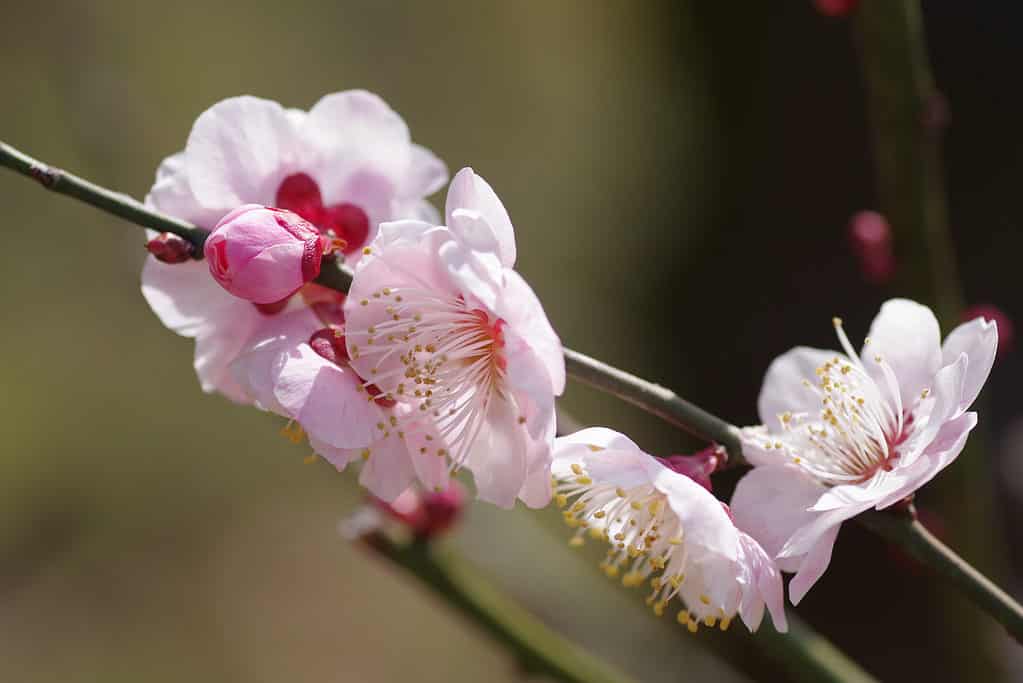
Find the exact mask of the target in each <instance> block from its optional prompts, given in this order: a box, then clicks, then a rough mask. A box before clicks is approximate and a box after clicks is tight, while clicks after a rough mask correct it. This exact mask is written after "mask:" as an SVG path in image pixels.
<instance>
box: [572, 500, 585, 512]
mask: <svg viewBox="0 0 1023 683" xmlns="http://www.w3.org/2000/svg"><path fill="white" fill-rule="evenodd" d="M585 509H586V503H583V502H578V503H576V504H575V505H573V506H572V512H582V511H583V510H585Z"/></svg>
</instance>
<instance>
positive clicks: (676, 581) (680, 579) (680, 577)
mask: <svg viewBox="0 0 1023 683" xmlns="http://www.w3.org/2000/svg"><path fill="white" fill-rule="evenodd" d="M685 580H686V575H685V574H675V575H674V576H672V577H671V579H669V581H670V582H671V587H672V588H678V587H679V586H681V585H682V584H683V583H684V582H685Z"/></svg>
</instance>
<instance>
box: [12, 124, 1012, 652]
mask: <svg viewBox="0 0 1023 683" xmlns="http://www.w3.org/2000/svg"><path fill="white" fill-rule="evenodd" d="M0 164H2V165H4V166H7V167H8V168H11V169H13V170H15V171H17V172H18V173H21V174H22V175H25V176H28V177H30V178H37V177H38V176H39V174H47V173H49V174H56V177H58V178H60V179H63V184H61V183H59V182H57V181H55V182H53V183H49V184H47V182H44V187H47V188H48V189H55V188H56V186H57V185H60V187H62V188H65V189H61V190H58V191H60V192H62V193H63V194H67V195H68V196H71V197H74V198H76V199H80V200H81V201H84V202H85V203H87V204H91V205H92V206H95V207H96V208H98V209H101V210H103V211H107V212H108V213H112V214H114V215H115V216H120V217H122V218H125V219H127V220H129V221H131V222H133V223H136V224H138V225H141V226H143V227H150V228H154V229H157V230H166V231H168V232H174V234H177V235H181V236H182V237H186V239H195V240H204V239H205V236H206V234H208V233H207V232H206V231H205V230H202V229H201V228H197V227H195V226H193V225H191V224H189V223H187V222H184V221H180V220H178V219H175V218H171V217H169V216H164V215H163V214H160V213H159V212H156V211H152V210H150V209H146V208H145V207H143V206H142V205H141V204H139V203H138V202H137V201H135V200H134V199H132V198H131V197H128V196H127V195H123V194H120V193H117V192H113V191H111V190H107V189H105V188H102V187H99V186H98V185H95V184H93V183H90V182H88V181H85V180H82V179H81V178H77V177H76V176H72V175H70V174H66V173H63V172H60V171H54V170H53V169H51V167H49V166H47V165H45V164H41V163H40V162H38V161H35V160H34V159H32V158H31V157H29V156H27V155H25V154H22V153H21V152H19V151H17V150H15V149H14V148H13V147H11V146H10V145H7V144H4V143H2V142H0ZM68 179H73V180H68ZM67 183H70V184H67ZM69 187H73V188H74V191H69V190H67V188H69ZM172 227H173V228H174V229H173V230H171V229H170V228H172ZM201 243H202V242H201V241H197V242H193V244H201ZM317 282H318V283H320V284H322V285H324V286H326V287H330V288H332V289H336V290H338V291H341V292H347V291H348V287H349V285H350V284H351V271H349V270H348V269H347V268H345V267H344V266H343V265H341V264H339V263H337V262H336V261H329V262H326V263H324V264H323V267H322V269H321V273H320V277H319V278H318V279H317ZM565 361H566V366H567V368H568V370H569V373H570V374H571V375H572V376H573V377H574V378H576V379H578V380H579V381H581V382H583V383H584V384H589V385H590V386H592V387H594V388H596V389H599V390H601V391H604V392H607V393H609V394H611V395H613V396H616V397H618V398H620V399H622V400H623V401H627V402H629V403H632V404H633V405H635V406H638V407H640V408H642V409H643V410H645V411H647V412H649V413H651V414H653V415H656V416H658V417H660V418H661V419H663V420H665V421H667V422H669V423H670V424H672V425H675V426H677V427H681V428H683V429H685V430H687V431H690V432H692V433H693V434H697V435H699V436H702V437H704V438H707V439H710V440H713V441H717V442H718V443H720V444H722V445H723V446H725V447H726V448H727V449H728V453H729V457H730V459H731V460H732V462H741V461H742V460H741V458H742V444H741V441H740V440H739V430H738V429H737V428H736V427H735V426H734V425H731V424H729V423H727V422H725V421H724V420H722V419H721V418H719V417H716V416H715V415H712V414H710V413H708V412H707V411H705V410H703V409H702V408H700V407H698V406H696V405H693V404H692V403H689V402H688V401H686V400H684V399H682V398H681V397H679V396H678V395H677V394H675V393H674V392H672V391H671V390H669V389H666V388H664V387H662V386H660V385H658V384H654V383H653V382H648V381H646V380H644V379H640V378H639V377H636V376H634V375H630V374H629V373H627V372H624V371H622V370H618V369H617V368H613V367H611V366H610V365H607V364H605V363H602V362H600V361H598V360H595V359H592V358H590V357H588V356H585V355H583V354H581V353H578V352H576V351H572V350H570V349H565ZM888 516H890V513H887V512H871V513H865V514H864V515H861V516H860V517H859V519H861V520H864V523H866V524H867V526H869V527H870V528H871V529H873V530H874V531H876V532H877V533H880V534H881V535H883V536H884V537H885V538H887V539H888V540H890V541H892V542H894V543H896V544H898V545H900V546H902V547H906V548H907V550H909V551H910V552H913V553H914V556H916V557H918V558H919V559H920V561H922V562H924V563H925V564H927V565H928V566H929V567H931V568H932V569H934V570H935V571H937V572H938V573H940V574H942V575H943V576H946V577H949V578H952V579H953V583H954V584H955V585H956V586H957V587H958V588H959V589H960V590H962V591H963V592H964V593H965V594H966V595H967V596H969V597H970V598H971V599H972V600H973V601H974V602H975V603H976V604H977V606H978V607H980V608H981V609H983V610H985V611H986V612H988V614H990V615H991V616H992V617H994V618H995V619H997V620H998V621H999V623H1001V624H1002V625H1003V626H1005V628H1006V629H1007V630H1008V631H1009V632H1010V633H1012V634H1013V635H1014V636H1015V637H1016V638H1017V639H1020V638H1021V637H1023V608H1021V607H1020V606H1019V604H1018V603H1016V602H1015V601H1014V600H1013V599H1012V598H1011V597H1010V596H1009V595H1007V594H1005V593H1004V592H1003V591H1001V590H999V589H997V588H995V587H994V586H993V584H991V582H990V581H989V580H988V579H987V578H986V577H984V576H983V575H982V574H980V573H979V572H977V571H976V569H974V568H973V567H971V566H970V565H969V564H967V563H966V562H965V561H964V560H963V559H962V558H960V557H959V556H957V555H956V554H955V553H953V552H952V551H951V550H950V549H948V548H947V547H945V546H944V545H942V544H941V543H940V542H938V541H937V539H934V538H933V536H930V534H928V533H927V532H926V530H925V529H923V527H921V526H919V525H916V527H919V531H911V532H900V533H896V531H894V530H893V529H895V530H897V527H889V526H885V522H884V519H883V518H885V517H888ZM874 520H878V523H877V524H876V525H874V524H872V523H873V522H874ZM916 527H911V528H912V529H915V528H916ZM928 539H930V541H933V543H931V542H930V541H929V540H928ZM409 562H410V564H409V565H408V566H409V567H410V568H411V567H413V566H415V564H414V563H411V560H409ZM403 566H404V565H403ZM1021 642H1023V641H1021Z"/></svg>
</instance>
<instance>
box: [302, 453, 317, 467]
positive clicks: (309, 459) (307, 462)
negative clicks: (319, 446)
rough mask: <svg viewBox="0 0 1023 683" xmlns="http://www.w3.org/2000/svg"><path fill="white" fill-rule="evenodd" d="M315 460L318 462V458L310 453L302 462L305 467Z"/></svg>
mask: <svg viewBox="0 0 1023 683" xmlns="http://www.w3.org/2000/svg"><path fill="white" fill-rule="evenodd" d="M317 460H319V456H318V455H316V454H315V453H310V454H309V455H307V456H305V457H304V458H302V462H303V463H304V464H306V465H312V464H313V463H314V462H316V461H317Z"/></svg>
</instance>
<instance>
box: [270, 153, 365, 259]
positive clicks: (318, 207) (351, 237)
mask: <svg viewBox="0 0 1023 683" xmlns="http://www.w3.org/2000/svg"><path fill="white" fill-rule="evenodd" d="M274 203H275V204H276V205H277V206H278V207H280V208H282V209H287V210H288V211H293V212H295V213H297V214H298V215H299V216H301V217H302V218H304V219H306V220H307V221H309V222H310V223H312V224H313V225H315V226H316V227H317V228H319V229H320V231H321V232H322V233H324V234H325V235H327V236H329V237H332V238H338V239H342V240H344V242H345V246H344V248H343V249H342V251H343V252H344V253H345V254H352V253H354V252H356V251H358V250H359V249H362V247H363V245H365V244H366V238H367V237H369V217H368V216H367V215H366V212H365V211H364V210H363V209H362V208H360V207H358V206H356V205H355V204H350V203H347V202H342V203H340V204H331V205H330V206H324V205H323V196H322V195H321V194H320V186H319V185H317V184H316V181H315V180H313V179H312V177H310V176H309V175H307V174H305V173H295V174H292V175H289V176H288V177H287V178H285V179H284V180H283V181H282V182H281V186H280V187H279V188H277V196H276V198H275V202H274Z"/></svg>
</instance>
